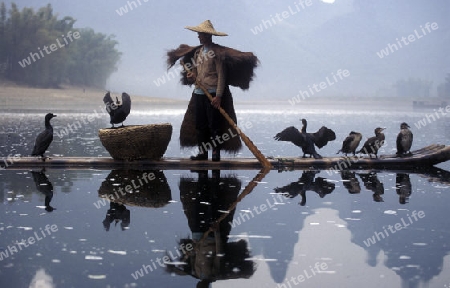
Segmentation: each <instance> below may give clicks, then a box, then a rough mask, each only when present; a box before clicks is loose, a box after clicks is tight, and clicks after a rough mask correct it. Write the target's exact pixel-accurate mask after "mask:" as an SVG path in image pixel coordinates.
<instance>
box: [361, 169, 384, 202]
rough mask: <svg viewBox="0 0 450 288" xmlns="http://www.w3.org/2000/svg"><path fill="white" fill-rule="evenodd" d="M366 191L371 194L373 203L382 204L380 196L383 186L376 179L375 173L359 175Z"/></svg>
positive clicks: (382, 192)
mask: <svg viewBox="0 0 450 288" xmlns="http://www.w3.org/2000/svg"><path fill="white" fill-rule="evenodd" d="M358 175H359V177H360V178H361V180H362V181H363V183H364V187H366V189H368V190H370V191H372V192H373V201H375V202H384V200H383V197H382V196H381V195H383V194H384V184H383V183H382V182H381V181H380V180H379V179H378V176H377V173H376V172H369V173H359V174H358Z"/></svg>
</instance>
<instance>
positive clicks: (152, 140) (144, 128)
mask: <svg viewBox="0 0 450 288" xmlns="http://www.w3.org/2000/svg"><path fill="white" fill-rule="evenodd" d="M98 136H99V137H100V141H101V142H102V144H103V146H104V147H105V149H106V150H107V151H108V152H109V154H110V155H111V157H112V158H114V159H118V160H137V159H152V160H157V159H160V158H161V157H162V156H163V155H164V153H165V152H166V150H167V145H169V142H170V139H171V137H172V125H171V124H169V123H162V124H148V125H132V126H126V127H119V128H108V129H100V130H99V131H98Z"/></svg>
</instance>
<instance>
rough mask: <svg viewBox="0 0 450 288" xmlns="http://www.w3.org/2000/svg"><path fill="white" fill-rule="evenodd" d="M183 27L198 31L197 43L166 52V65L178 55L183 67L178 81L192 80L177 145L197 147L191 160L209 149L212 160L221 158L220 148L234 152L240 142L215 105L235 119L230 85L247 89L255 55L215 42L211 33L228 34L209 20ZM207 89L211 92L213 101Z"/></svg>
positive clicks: (202, 155) (186, 83)
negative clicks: (189, 96) (189, 98)
mask: <svg viewBox="0 0 450 288" xmlns="http://www.w3.org/2000/svg"><path fill="white" fill-rule="evenodd" d="M185 28H186V29H188V30H191V31H194V32H197V33H198V38H199V41H200V45H199V46H188V45H186V44H182V45H180V46H179V47H178V48H177V49H174V50H170V51H169V52H168V53H167V56H168V59H167V64H168V68H170V67H172V66H173V65H174V64H175V63H176V62H177V61H178V60H179V59H180V64H181V65H183V67H184V70H183V71H181V83H182V84H183V85H189V86H190V85H192V84H195V88H194V91H193V93H192V97H191V100H190V102H189V105H188V108H187V111H186V114H185V115H184V119H183V123H182V124H181V129H180V145H181V146H182V147H195V146H197V147H198V148H197V149H198V154H197V155H195V156H192V157H191V159H192V160H207V159H208V150H212V157H211V158H212V161H220V150H226V151H228V152H234V153H236V152H238V151H239V150H240V149H241V147H242V143H241V140H240V138H239V137H233V135H237V131H236V130H235V129H234V127H232V126H231V125H230V124H229V123H228V122H227V121H225V119H224V117H223V116H222V115H221V114H220V112H219V110H218V109H219V108H220V107H222V108H223V109H224V110H225V112H227V113H228V115H229V116H230V117H231V119H232V120H233V121H234V122H235V123H237V119H236V113H235V110H234V105H233V98H232V95H231V92H230V89H229V85H231V86H236V87H239V88H241V89H243V90H246V89H248V88H249V85H250V82H251V81H252V79H253V75H254V74H253V70H254V68H256V66H257V64H258V59H257V57H256V56H255V55H254V54H253V53H251V52H241V51H238V50H235V49H232V48H228V47H224V46H221V45H218V44H216V43H214V42H213V41H212V36H227V34H226V33H223V32H218V31H216V30H215V29H214V26H213V25H212V23H211V22H210V21H209V20H206V21H204V22H202V23H201V24H200V25H198V26H187V27H185ZM206 93H209V94H211V96H212V97H213V100H212V101H210V100H209V98H208V97H207V96H206Z"/></svg>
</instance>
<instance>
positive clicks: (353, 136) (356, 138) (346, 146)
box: [336, 131, 362, 156]
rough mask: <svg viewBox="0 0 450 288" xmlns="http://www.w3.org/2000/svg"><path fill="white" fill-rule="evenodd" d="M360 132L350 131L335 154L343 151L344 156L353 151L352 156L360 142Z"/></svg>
mask: <svg viewBox="0 0 450 288" xmlns="http://www.w3.org/2000/svg"><path fill="white" fill-rule="evenodd" d="M361 139H362V134H361V133H358V132H355V131H351V132H350V134H348V136H347V137H346V138H345V140H344V141H343V142H342V148H341V150H339V151H338V152H337V153H336V154H339V153H341V152H342V153H344V154H345V156H347V154H348V153H353V156H355V154H356V148H357V147H358V145H359V143H360V142H361Z"/></svg>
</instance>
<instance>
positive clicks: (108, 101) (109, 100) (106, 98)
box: [103, 92, 114, 105]
mask: <svg viewBox="0 0 450 288" xmlns="http://www.w3.org/2000/svg"><path fill="white" fill-rule="evenodd" d="M103 103H105V105H108V104H109V105H111V103H114V101H113V99H112V97H111V94H110V93H109V92H107V93H106V94H105V96H104V97H103Z"/></svg>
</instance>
